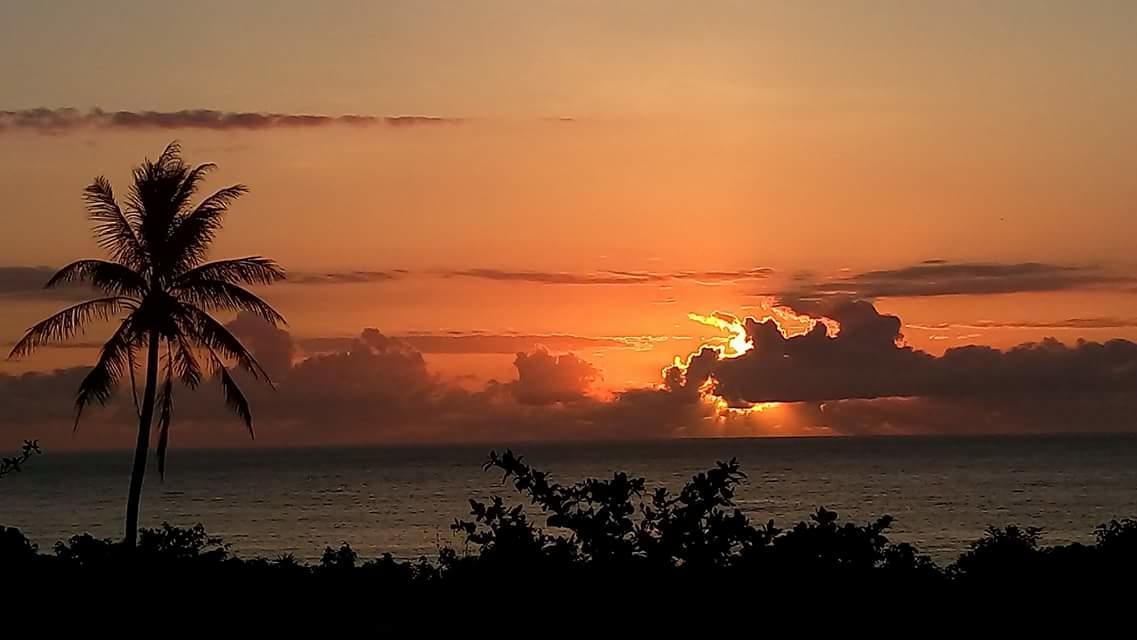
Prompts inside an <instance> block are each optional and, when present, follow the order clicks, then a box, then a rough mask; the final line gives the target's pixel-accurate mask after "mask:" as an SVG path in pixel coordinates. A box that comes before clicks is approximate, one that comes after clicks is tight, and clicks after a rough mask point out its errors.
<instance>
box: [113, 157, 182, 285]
mask: <svg viewBox="0 0 1137 640" xmlns="http://www.w3.org/2000/svg"><path fill="white" fill-rule="evenodd" d="M189 172H190V169H189V167H188V166H187V165H186V164H185V162H183V161H182V158H181V146H180V145H179V144H178V143H177V142H176V141H175V142H171V143H170V144H169V146H167V147H166V149H165V150H164V151H162V155H161V156H159V157H158V159H157V160H149V159H148V160H146V161H145V162H143V163H142V164H141V165H139V166H138V167H136V168H135V169H134V180H133V182H132V183H131V185H130V191H129V193H128V194H127V198H126V203H127V210H128V211H129V212H131V213H132V214H133V215H135V216H137V218H138V221H139V237H140V238H141V239H142V242H143V244H144V245H145V247H146V249H147V250H148V251H149V252H150V253H151V255H153V256H154V257H155V261H156V262H157V261H158V260H157V258H158V257H159V256H163V255H167V254H168V253H169V250H168V246H169V241H170V235H171V233H172V231H173V229H174V221H175V219H176V218H177V216H178V209H179V208H178V206H177V205H176V199H177V197H178V192H179V189H180V188H181V185H182V183H183V182H184V181H185V178H186V176H187V175H188V174H189ZM155 267H156V268H157V267H160V265H155ZM159 270H160V268H159Z"/></svg>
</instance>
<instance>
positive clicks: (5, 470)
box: [0, 440, 43, 478]
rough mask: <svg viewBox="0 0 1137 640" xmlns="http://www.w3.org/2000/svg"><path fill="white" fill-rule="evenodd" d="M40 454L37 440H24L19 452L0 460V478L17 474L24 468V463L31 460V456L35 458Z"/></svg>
mask: <svg viewBox="0 0 1137 640" xmlns="http://www.w3.org/2000/svg"><path fill="white" fill-rule="evenodd" d="M40 453H43V452H42V451H40V448H39V441H38V440H24V446H23V448H22V449H20V452H19V453H17V454H16V455H14V456H11V457H8V458H3V459H0V478H3V477H4V476H6V475H8V474H9V473H19V472H20V470H21V469H23V467H24V463H25V462H27V461H28V460H31V459H32V456H37V455H39V454H40Z"/></svg>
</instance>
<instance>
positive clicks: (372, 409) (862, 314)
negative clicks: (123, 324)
mask: <svg viewBox="0 0 1137 640" xmlns="http://www.w3.org/2000/svg"><path fill="white" fill-rule="evenodd" d="M1134 34H1137V3H1133V2H1127V1H1124V0H1118V1H1109V0H1096V1H1095V0H1091V1H1088V2H1075V1H1073V0H1070V1H1058V0H1055V1H1044V0H1022V1H1015V0H1005V1H999V2H990V1H985V2H980V1H974V2H973V1H970V0H961V1H959V2H939V3H930V2H900V1H897V2H887V1H879V2H844V1H834V2H809V3H800V2H797V3H782V2H769V3H766V2H759V1H753V0H752V1H744V0H739V1H727V0H717V1H716V0H710V1H706V2H699V3H693V2H670V1H667V0H624V1H613V0H607V1H603V2H601V1H595V2H593V1H591V0H576V1H554V0H493V1H487V2H472V1H471V2H458V1H454V2H440V1H431V0H407V1H393V0H383V1H372V2H363V1H360V2H334V1H327V2H321V3H311V2H300V1H293V0H281V1H278V2H271V3H270V2H214V1H211V0H202V1H199V2H195V3H184V2H166V1H153V2H148V3H145V4H138V3H134V2H129V3H128V2H113V1H109V0H108V1H104V2H99V3H92V2H79V1H74V2H73V1H64V0H56V1H53V2H31V1H24V0H9V1H7V2H5V3H3V5H2V6H0V203H2V204H0V207H2V211H3V216H4V217H3V220H4V222H5V224H4V229H3V233H0V305H2V306H0V342H2V343H4V344H5V345H8V346H10V345H11V344H12V343H13V342H15V341H16V340H18V339H19V337H20V336H21V335H22V333H23V331H24V330H25V329H26V328H27V327H28V326H30V325H31V324H32V323H34V322H36V321H37V320H39V319H40V318H41V317H43V316H45V315H46V314H48V313H50V312H52V311H53V310H55V309H57V308H59V307H60V306H62V305H64V304H66V303H67V302H68V301H71V300H75V299H77V298H75V297H74V294H75V292H68V291H63V292H55V293H44V292H42V291H40V290H39V287H40V285H42V283H43V281H45V280H46V279H47V278H48V277H49V276H50V275H51V273H52V268H53V267H54V268H58V267H59V266H61V265H63V264H65V263H66V262H68V261H70V260H73V259H77V258H80V257H96V256H98V255H99V252H98V247H97V246H96V245H95V243H94V241H93V240H92V239H91V237H90V231H89V227H88V224H87V222H86V220H85V217H84V214H83V209H82V201H81V198H80V196H81V193H82V190H83V188H84V186H86V185H87V184H88V183H89V182H90V181H91V179H92V178H94V177H95V176H97V175H104V174H105V175H106V176H107V177H108V178H109V179H110V180H111V181H112V183H113V184H115V185H116V187H118V189H119V190H120V192H122V191H124V190H125V185H126V184H127V181H128V179H129V177H130V170H131V168H132V167H133V166H134V165H135V164H137V163H138V162H139V161H141V160H142V159H143V158H144V157H147V156H149V157H154V156H156V155H157V154H159V153H160V152H161V150H162V148H163V147H164V146H165V145H166V144H167V143H168V142H170V141H171V140H174V139H177V140H179V141H181V143H182V146H183V149H184V152H185V155H186V157H187V159H188V160H189V161H190V162H195V163H196V162H215V163H217V164H218V165H219V170H218V171H217V172H216V173H215V174H214V176H213V177H212V179H211V182H210V183H209V185H208V186H211V187H214V188H220V187H222V186H226V185H228V184H231V183H235V182H241V183H245V184H247V185H249V187H250V189H251V191H250V193H249V195H247V196H246V197H244V198H242V199H241V200H240V201H238V203H237V204H236V205H235V207H234V209H233V211H232V214H231V217H230V218H229V219H228V224H227V226H226V229H225V232H224V233H223V234H222V235H221V237H220V239H219V241H218V243H217V245H216V247H215V251H214V253H215V254H216V255H217V256H219V257H220V256H238V255H250V254H259V255H265V256H269V257H272V258H274V259H276V260H277V261H279V262H280V263H281V264H282V265H284V266H285V267H286V268H287V269H288V271H289V274H290V279H289V282H287V283H285V284H281V285H277V286H274V287H272V288H270V289H266V290H264V292H263V293H264V295H265V296H266V298H267V299H268V300H269V301H270V302H272V303H273V304H274V305H275V306H276V307H277V308H278V309H279V310H280V311H281V312H282V313H283V314H284V315H285V316H286V317H287V318H288V320H289V327H288V334H287V335H281V334H275V333H272V332H270V331H267V330H266V329H265V328H263V327H257V326H253V325H255V323H247V322H244V320H247V319H236V320H234V319H233V318H225V320H226V321H233V322H234V323H235V324H236V323H240V324H236V326H237V327H239V328H241V329H242V331H244V333H243V335H242V337H244V338H245V339H246V340H247V341H248V342H249V343H250V344H251V345H252V347H253V348H254V350H259V352H258V356H259V357H261V358H262V360H273V361H274V362H278V363H279V364H278V366H279V370H280V378H281V380H280V382H281V385H280V386H281V387H282V390H281V391H280V392H278V393H277V394H276V395H275V396H274V395H272V394H271V392H265V393H264V394H263V395H262V394H258V395H257V397H256V401H257V402H259V406H260V408H261V413H260V414H259V416H258V420H259V421H260V424H261V425H263V426H260V427H258V429H259V431H258V444H268V445H273V444H293V443H310V442H373V441H387V440H399V441H404V440H412V441H418V440H429V441H435V440H479V439H503V438H511V437H518V438H539V437H546V436H547V437H557V438H573V437H584V438H592V437H645V436H672V435H768V434H779V435H805V434H819V433H824V434H829V433H842V434H854V433H925V432H933V433H941V432H956V431H959V432H969V433H970V432H983V431H992V432H1001V431H1021V430H1032V429H1037V430H1046V431H1049V430H1075V431H1078V430H1097V429H1104V430H1118V429H1126V430H1129V429H1132V428H1133V427H1134V422H1133V419H1132V418H1131V417H1129V418H1124V417H1122V416H1126V415H1128V416H1131V415H1133V413H1132V412H1129V411H1128V410H1129V409H1130V408H1132V407H1130V404H1132V402H1131V401H1130V400H1129V399H1130V398H1133V397H1135V396H1137V393H1135V392H1137V355H1134V354H1135V353H1137V345H1134V344H1133V343H1131V342H1128V341H1131V340H1137V255H1135V253H1134V247H1135V246H1137V245H1135V241H1137V178H1135V176H1137V117H1134V114H1137V71H1135V70H1134V65H1133V61H1134V60H1137V37H1134ZM298 116H312V117H305V118H301V117H298ZM342 116H351V117H350V118H343V117H342ZM855 301H861V302H859V303H858V302H855ZM774 307H777V308H778V309H794V310H795V311H794V312H793V313H797V314H802V316H803V318H802V319H800V320H797V321H796V322H797V324H796V325H795V324H794V323H795V320H793V318H792V317H791V316H792V315H793V313H791V312H790V311H782V312H781V313H780V314H777V313H775V315H776V316H778V317H779V318H780V320H781V324H782V328H783V333H793V332H794V330H800V331H806V330H808V328H809V325H810V324H811V323H810V322H809V321H808V320H806V319H804V316H805V315H812V316H813V317H814V318H821V317H826V318H832V319H833V320H834V321H833V322H832V323H831V324H832V325H833V326H836V325H840V326H841V331H840V333H837V332H836V331H835V330H830V334H829V335H828V336H826V335H824V334H825V330H826V325H824V324H819V325H818V326H819V327H820V332H821V333H820V334H811V336H809V337H808V338H803V339H802V341H801V342H794V340H795V339H793V338H791V339H789V340H785V345H784V348H783V347H777V348H779V349H781V350H780V351H777V353H772V352H770V351H769V350H770V349H773V348H775V347H774V346H772V345H781V344H782V343H781V342H780V341H781V340H783V339H782V338H781V337H780V336H776V337H771V338H769V339H768V340H767V341H766V342H762V341H761V340H756V339H754V337H755V336H757V335H766V334H765V333H762V332H763V331H764V329H762V325H760V324H758V323H752V324H751V326H750V328H749V329H742V331H747V332H749V336H750V337H749V338H744V339H743V341H744V342H745V343H746V344H748V345H749V346H748V347H747V348H748V349H750V351H749V352H748V353H747V354H737V353H735V352H734V350H731V349H729V348H728V347H722V352H721V353H720V352H715V353H714V360H715V362H714V363H713V364H708V365H707V366H708V368H707V369H706V373H705V374H700V377H698V379H696V377H695V376H694V375H693V372H694V371H695V367H696V364H694V363H695V362H696V361H698V358H697V357H696V358H694V359H692V364H688V358H689V357H692V355H693V354H695V353H697V352H698V350H699V347H700V346H701V345H703V344H712V345H723V344H724V343H725V341H726V340H727V339H729V338H730V336H731V335H732V334H731V333H730V330H726V331H724V330H722V329H719V328H715V327H712V326H708V325H707V324H703V323H699V322H696V321H694V320H692V319H691V318H690V317H689V314H700V315H705V316H709V315H712V314H714V313H715V312H719V313H724V314H730V315H732V316H734V317H737V318H739V319H740V320H739V322H740V324H741V323H743V322H744V320H743V319H744V318H746V317H747V316H753V317H755V318H756V319H757V320H759V321H760V320H762V319H763V318H765V317H767V316H768V315H769V314H771V313H772V312H771V308H774ZM889 316H895V317H898V318H899V326H898V328H897V330H896V331H895V332H892V331H891V329H890V328H889V326H888V324H889V322H891V320H888V318H889ZM245 324H250V326H249V327H247V330H246V328H245V327H244V326H243V325H245ZM791 325H792V326H791ZM858 328H863V331H860V329H858ZM365 329H377V330H378V331H377V332H371V333H364V330H365ZM846 329H850V330H848V331H847V330H846ZM105 335H106V332H105V331H92V332H90V333H88V335H87V336H86V337H85V338H83V339H80V340H78V341H77V342H78V343H79V344H78V345H77V346H76V345H73V346H72V347H70V348H56V349H48V350H44V351H42V352H40V353H39V354H37V355H36V356H34V357H33V358H29V359H25V360H20V361H9V362H3V363H0V430H2V431H4V432H10V433H11V434H12V436H11V437H12V438H15V437H17V436H18V437H26V436H24V435H23V434H24V433H25V432H28V433H32V434H35V435H39V436H40V437H41V438H42V439H44V440H45V441H48V442H52V444H57V446H60V447H68V446H112V445H115V444H119V443H120V440H121V442H129V434H130V432H131V428H132V425H130V424H129V420H126V421H125V424H123V425H120V426H121V431H120V430H116V429H118V427H116V426H115V423H116V419H115V416H116V415H118V414H116V413H115V409H114V408H109V409H107V411H106V412H105V413H104V414H103V415H102V417H101V418H95V420H96V422H97V421H98V420H100V419H101V420H103V421H105V422H106V423H107V425H106V426H104V425H101V424H97V423H96V424H92V425H91V426H90V427H83V428H81V429H80V433H79V435H77V436H75V437H74V438H73V437H72V436H71V430H70V420H69V417H70V402H71V400H72V397H73V392H74V383H75V381H76V379H75V378H76V375H77V374H76V373H75V372H76V371H80V369H72V368H75V367H79V368H81V367H83V366H84V364H85V363H89V362H90V361H91V360H92V359H93V358H94V357H95V354H96V349H97V344H96V343H97V341H98V339H99V338H101V337H105ZM815 336H819V337H817V338H816V340H814V342H810V343H808V344H807V343H806V340H807V339H810V340H812V339H814V337H815ZM1047 337H1054V338H1056V339H1057V340H1058V341H1060V342H1062V343H1064V344H1065V345H1067V347H1065V348H1061V347H1058V346H1057V345H1054V344H1052V343H1045V344H1044V345H1043V346H1038V347H1032V348H1029V349H1027V350H1025V351H1024V350H1020V351H1019V352H1012V353H1011V354H1009V355H1008V354H1002V353H1000V354H997V356H991V355H990V354H992V353H994V352H987V351H984V352H983V355H982V357H980V356H977V355H976V354H977V353H978V351H976V350H964V351H957V353H956V355H957V356H959V357H958V358H954V359H953V358H952V357H950V356H951V353H950V352H948V350H949V349H953V348H959V347H966V346H969V345H981V346H993V347H996V348H998V349H1002V350H1006V349H1009V348H1011V347H1013V346H1015V345H1019V344H1022V343H1028V342H1038V341H1041V340H1043V339H1044V338H1047ZM1080 338H1084V339H1086V340H1089V341H1094V342H1100V343H1105V342H1107V341H1109V340H1111V339H1124V340H1125V342H1112V343H1109V344H1108V345H1106V346H1104V347H1101V348H1100V349H1097V348H1096V347H1094V348H1083V347H1078V346H1076V344H1077V343H1076V341H1077V340H1078V339H1080ZM540 346H543V347H544V348H545V349H546V350H547V351H548V353H549V354H551V355H546V354H545V353H544V352H543V351H540V350H537V349H538V347H540ZM1091 347H1092V345H1091ZM5 350H6V349H5ZM535 350H537V351H536V352H535ZM519 352H523V353H525V354H526V355H525V356H518V355H517V354H518V353H519ZM534 352H535V353H536V355H534ZM569 352H571V353H573V354H574V356H573V357H572V358H569V357H568V356H565V357H563V358H560V359H557V358H558V356H561V355H562V354H566V353H569ZM945 352H948V356H944V354H945ZM961 354H962V355H961ZM420 356H421V358H422V362H421V365H420V363H419V361H418V358H419V357H420ZM736 356H737V357H736ZM972 356H975V358H972ZM676 357H678V358H679V365H678V367H677V368H676V369H675V370H674V371H675V372H678V373H681V374H682V375H683V376H685V377H684V378H683V380H682V381H681V382H679V383H675V384H671V385H670V386H668V385H669V383H668V380H667V379H666V378H665V376H666V374H663V375H661V372H662V371H663V370H664V368H666V367H669V366H672V365H673V363H675V362H676ZM708 357H709V356H708ZM985 358H988V359H985ZM989 358H994V359H989ZM56 370H59V371H56ZM28 372H41V373H42V375H35V376H29V375H26V374H27V373H28ZM865 378H868V379H870V380H869V381H868V382H865ZM707 380H709V381H710V382H713V383H714V384H717V385H719V386H718V389H717V391H715V392H713V393H712V392H710V391H709V390H710V389H711V387H712V386H714V384H711V385H710V386H703V385H704V381H707ZM963 381H966V383H964V382H963ZM301 385H303V386H304V388H305V389H306V391H305V392H304V394H302V395H301V396H300V397H299V399H297V398H298V397H297V395H296V393H294V391H295V390H296V389H298V388H299V387H300V386H301ZM661 385H662V386H661ZM701 386H703V388H702V389H701V390H700V387H701ZM688 392H689V393H688ZM416 394H417V395H416ZM653 394H654V395H653ZM214 395H216V394H214ZM688 395H690V396H691V397H687V396H688ZM655 396H658V397H655ZM695 396H699V397H698V398H696V399H691V398H693V397H695ZM1042 396H1045V397H1046V398H1048V399H1049V400H1050V401H1052V402H1058V401H1057V400H1055V398H1056V397H1059V398H1061V406H1062V407H1064V409H1063V410H1055V409H1054V407H1053V406H1051V405H1049V404H1039V403H1037V402H1035V401H1036V400H1037V399H1038V398H1039V397H1042ZM211 397H212V396H211ZM282 398H283V399H282ZM680 400H682V402H681V401H680ZM670 402H675V403H679V404H683V403H687V404H683V406H685V407H687V406H688V405H689V404H691V403H694V404H697V405H698V408H697V409H695V410H693V411H692V412H691V413H689V414H688V413H685V411H686V409H684V410H683V411H679V410H676V409H675V408H674V406H675V405H670V404H667V403H670ZM324 403H334V404H335V405H336V409H335V410H332V411H328V410H327V409H326V408H325V409H324V410H321V409H320V406H322V405H323V404H324ZM353 403H356V404H353ZM186 404H187V405H188V404H190V403H188V402H187V403H186ZM218 404H219V402H218ZM293 405H295V406H293ZM728 405H729V407H730V408H728ZM4 407H7V410H5V409H4ZM669 407H670V408H669ZM1087 407H1092V409H1088V408H1087ZM41 409H42V411H41ZM202 411H203V412H204V411H205V410H202ZM4 414H7V415H4ZM853 414H856V415H853ZM453 416H458V417H457V418H455V417H453ZM1055 416H1057V418H1055ZM475 417H476V419H474V418H475ZM1058 418H1060V419H1061V422H1058V421H1053V422H1049V420H1052V419H1054V420H1057V419H1058ZM185 420H186V422H189V423H195V424H197V423H200V424H203V425H206V426H203V427H201V428H200V429H198V430H196V431H195V430H194V429H191V428H190V427H189V426H188V425H187V427H186V428H185V430H184V431H183V432H179V433H178V436H177V437H178V438H181V439H182V440H183V442H185V443H187V444H217V443H229V442H230V441H232V442H234V443H239V442H241V440H240V438H241V437H242V436H243V434H242V431H241V429H239V428H238V427H237V426H235V425H231V424H229V423H227V422H226V423H224V424H223V426H222V427H218V428H216V429H214V428H213V427H212V426H211V423H212V417H211V414H208V413H207V412H204V413H202V414H200V415H197V414H194V413H193V412H192V411H191V412H190V413H189V415H187V416H186V418H185ZM325 422H327V423H328V424H325ZM332 422H334V423H335V425H334V426H329V424H330V423H332ZM483 422H484V423H485V424H483ZM490 422H493V423H494V424H493V425H492V426H490V425H489V424H488V423H490ZM649 423H651V424H652V425H654V426H641V425H647V424H649ZM17 427H22V428H19V429H18V428H17ZM230 432H231V433H230ZM120 436H121V438H120Z"/></svg>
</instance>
